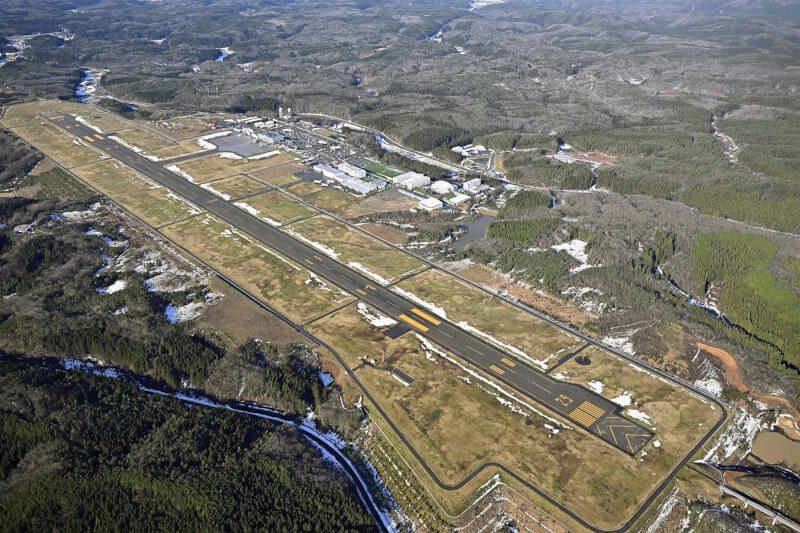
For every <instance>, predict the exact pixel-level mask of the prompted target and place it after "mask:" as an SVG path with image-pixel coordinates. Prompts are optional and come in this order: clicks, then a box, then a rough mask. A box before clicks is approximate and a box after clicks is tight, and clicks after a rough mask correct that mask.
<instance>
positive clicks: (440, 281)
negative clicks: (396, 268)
mask: <svg viewBox="0 0 800 533" xmlns="http://www.w3.org/2000/svg"><path fill="white" fill-rule="evenodd" d="M397 287H398V288H400V289H402V290H405V291H408V292H411V293H413V294H414V295H416V296H417V297H419V298H421V299H423V300H425V301H426V302H436V303H437V305H440V306H442V307H444V310H445V311H446V312H447V318H448V319H450V320H451V321H452V322H455V323H457V324H458V323H460V322H467V323H468V324H469V325H470V326H471V327H473V328H475V329H477V330H479V331H480V332H482V333H483V334H484V335H483V337H484V339H486V340H488V341H489V342H493V343H495V344H496V345H498V346H499V347H500V348H501V349H503V350H505V351H508V352H510V353H511V355H513V356H515V357H516V358H518V359H522V360H524V361H527V362H529V363H530V362H531V361H532V360H534V361H538V362H539V363H537V364H534V366H535V367H537V368H539V369H540V370H544V369H547V368H550V367H551V366H552V365H554V364H555V363H557V362H558V358H559V357H561V356H563V355H566V354H568V353H570V352H572V351H575V350H576V349H577V348H579V347H580V346H582V345H583V344H585V343H584V342H582V341H580V340H578V339H577V338H576V337H573V336H572V335H570V334H568V333H566V332H565V331H564V330H562V329H560V328H557V327H556V326H554V325H552V324H550V323H548V322H545V321H544V320H542V319H540V318H538V317H536V316H534V315H532V314H530V313H526V312H525V311H522V310H520V309H517V308H516V307H514V306H512V305H511V304H509V303H507V302H505V301H503V300H501V299H500V298H497V297H495V296H493V295H491V294H487V293H486V292H484V291H482V290H480V289H476V288H475V287H472V286H471V285H468V284H466V283H464V282H463V281H461V280H459V279H457V278H454V277H453V276H451V275H449V274H446V273H444V272H442V271H441V270H426V271H425V272H423V273H421V274H418V275H416V276H414V277H412V278H409V279H407V280H405V281H402V282H401V283H399V284H398V285H397ZM473 333H476V335H478V336H479V337H480V336H482V335H480V334H478V333H477V332H475V331H473ZM487 335H488V336H491V337H492V338H493V339H496V340H492V339H489V338H487V337H486V336H487ZM501 343H504V344H505V345H507V346H513V347H514V348H516V349H517V350H519V352H521V353H519V352H517V353H515V352H514V351H512V350H510V349H509V348H508V347H504V346H503V344H501Z"/></svg>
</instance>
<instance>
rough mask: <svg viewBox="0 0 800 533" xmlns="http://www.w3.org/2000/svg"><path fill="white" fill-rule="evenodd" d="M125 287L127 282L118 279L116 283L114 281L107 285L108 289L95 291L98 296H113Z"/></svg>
mask: <svg viewBox="0 0 800 533" xmlns="http://www.w3.org/2000/svg"><path fill="white" fill-rule="evenodd" d="M127 286H128V282H127V281H125V280H124V279H118V280H117V281H115V282H114V283H112V284H111V285H109V286H108V287H105V288H101V289H95V290H96V291H97V292H98V293H100V294H114V293H115V292H119V291H121V290H124V289H125V287H127Z"/></svg>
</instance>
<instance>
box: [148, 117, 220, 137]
mask: <svg viewBox="0 0 800 533" xmlns="http://www.w3.org/2000/svg"><path fill="white" fill-rule="evenodd" d="M136 122H137V123H138V124H141V125H146V126H147V127H148V128H151V129H153V130H156V131H158V132H159V133H162V134H164V135H166V136H168V137H171V138H173V139H188V138H190V137H198V136H201V135H203V134H205V133H208V132H211V131H212V130H211V129H210V128H209V127H208V126H206V124H205V122H204V120H203V119H202V118H201V117H196V116H194V115H187V116H184V117H175V118H168V119H164V120H163V121H159V122H150V121H145V120H137V121H136Z"/></svg>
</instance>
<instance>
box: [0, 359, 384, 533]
mask: <svg viewBox="0 0 800 533" xmlns="http://www.w3.org/2000/svg"><path fill="white" fill-rule="evenodd" d="M11 398H15V399H16V401H17V404H18V405H19V406H30V405H34V404H35V405H36V406H37V407H36V410H35V411H36V414H35V418H34V419H33V421H31V422H28V421H25V420H23V419H21V418H19V417H17V416H16V415H12V414H9V413H4V412H0V437H2V442H3V446H2V449H0V465H2V470H1V471H0V472H1V473H2V474H3V477H5V475H7V473H8V471H10V469H11V468H14V467H15V466H17V464H18V462H19V458H21V457H23V456H24V455H25V453H27V452H28V451H29V450H30V449H31V448H32V447H33V446H34V445H36V444H43V443H47V444H48V446H47V447H45V448H42V450H43V451H42V452H41V453H40V455H39V456H38V459H37V461H38V463H39V465H40V466H39V467H38V469H35V470H30V471H26V475H29V476H31V478H32V479H31V481H30V482H29V483H27V484H24V485H22V486H21V487H20V488H17V489H16V490H15V491H13V492H12V493H11V494H9V495H8V498H7V499H5V500H4V501H3V502H2V504H0V523H2V524H3V529H6V530H10V531H21V530H32V529H52V528H58V529H63V530H71V531H77V530H84V529H86V528H87V527H88V528H94V529H103V530H125V531H145V530H147V531H150V530H154V529H156V530H180V529H185V528H186V527H187V525H190V526H189V527H190V528H191V529H193V530H196V531H221V530H243V531H315V530H318V528H319V527H320V524H324V525H325V529H326V530H329V531H364V532H366V531H372V530H373V529H374V524H373V522H372V519H371V517H370V516H369V515H368V514H367V513H366V512H365V510H364V509H363V508H362V507H361V506H360V504H359V503H358V500H357V499H356V497H355V496H354V494H353V492H352V490H351V488H350V487H349V485H348V484H347V483H346V482H345V481H344V480H343V478H342V477H341V474H339V473H338V472H337V471H336V470H335V469H333V468H331V466H330V465H328V464H327V463H325V462H324V460H323V459H321V458H320V457H319V454H318V452H317V451H316V450H315V448H313V447H312V446H311V445H310V444H309V443H307V442H306V441H305V440H304V439H303V437H302V436H301V435H300V434H299V433H298V432H297V431H296V430H294V429H293V428H290V427H281V428H277V429H276V428H273V427H272V425H271V423H270V422H269V421H266V420H261V419H254V418H251V417H249V416H247V415H244V414H241V413H235V412H232V411H228V410H224V409H213V408H206V407H202V406H194V407H192V408H189V407H187V406H185V405H183V404H182V403H181V402H180V401H178V400H176V399H174V398H171V397H163V396H159V395H152V396H150V395H148V394H146V393H144V392H142V391H140V390H138V389H137V388H136V387H135V386H134V385H133V384H131V383H128V382H123V381H117V380H114V379H110V378H104V377H100V376H93V375H86V374H83V373H80V372H67V373H63V372H54V371H51V370H47V369H44V368H41V364H40V363H39V362H38V361H35V362H34V361H30V362H27V361H24V362H10V361H8V360H5V361H0V399H2V400H3V402H2V404H7V400H9V399H11ZM47 450H50V451H49V452H48V451H47Z"/></svg>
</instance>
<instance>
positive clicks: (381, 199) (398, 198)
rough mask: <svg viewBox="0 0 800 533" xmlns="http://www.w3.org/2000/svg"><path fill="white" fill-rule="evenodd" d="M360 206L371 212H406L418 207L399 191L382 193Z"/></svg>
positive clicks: (411, 199) (374, 195)
mask: <svg viewBox="0 0 800 533" xmlns="http://www.w3.org/2000/svg"><path fill="white" fill-rule="evenodd" d="M359 205H360V206H361V207H363V208H365V209H369V210H370V211H378V212H386V211H404V210H406V209H411V208H412V207H416V205H417V202H416V201H415V200H414V199H413V198H411V197H409V196H406V195H405V194H403V193H401V192H398V191H397V190H389V191H381V192H379V193H378V194H373V195H372V196H370V197H369V198H365V199H364V200H363V201H361V202H360V203H359Z"/></svg>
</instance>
